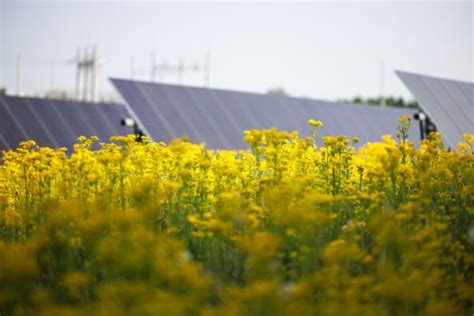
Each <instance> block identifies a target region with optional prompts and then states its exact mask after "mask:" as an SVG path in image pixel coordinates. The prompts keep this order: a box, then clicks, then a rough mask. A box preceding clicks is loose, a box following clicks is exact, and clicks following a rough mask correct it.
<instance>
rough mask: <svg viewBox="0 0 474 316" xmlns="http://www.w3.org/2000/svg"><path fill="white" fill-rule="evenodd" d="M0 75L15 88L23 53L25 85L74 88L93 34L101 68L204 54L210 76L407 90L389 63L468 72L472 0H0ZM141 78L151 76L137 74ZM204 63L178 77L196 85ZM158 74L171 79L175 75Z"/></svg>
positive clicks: (313, 93)
mask: <svg viewBox="0 0 474 316" xmlns="http://www.w3.org/2000/svg"><path fill="white" fill-rule="evenodd" d="M0 3H1V6H0V10H1V11H0V23H1V24H0V31H1V32H0V45H1V50H0V53H1V55H0V60H1V69H0V86H1V85H4V86H6V87H7V91H10V92H14V91H15V77H16V76H15V68H16V67H15V63H16V56H17V54H18V53H20V54H21V56H22V68H21V78H22V79H21V85H22V89H23V90H24V92H25V93H26V94H34V93H37V92H44V91H46V90H47V89H49V88H50V86H51V66H50V65H51V61H52V60H53V59H54V60H55V61H56V62H55V63H56V65H57V66H56V72H55V81H54V86H55V87H56V88H62V89H68V90H71V91H72V90H73V87H74V82H75V69H74V65H73V64H71V63H68V62H67V61H68V60H71V59H72V58H73V57H74V55H75V52H76V49H77V47H79V46H85V45H90V44H92V43H96V44H97V47H98V51H99V54H100V55H101V56H102V57H104V59H105V66H104V76H103V77H104V83H103V87H104V89H105V90H108V91H112V90H113V88H112V87H111V86H110V85H109V84H108V83H106V81H105V80H106V77H110V76H112V77H123V78H128V77H129V76H130V59H131V56H136V61H137V65H138V67H139V68H143V70H148V68H149V65H150V54H151V51H152V50H153V49H154V50H156V53H157V58H158V61H160V62H161V61H167V62H169V63H176V62H178V60H180V59H183V60H184V61H185V62H188V63H190V62H194V61H195V60H200V61H202V60H203V59H204V56H205V54H206V52H207V51H209V52H210V56H211V76H210V77H211V78H210V85H211V87H219V88H227V89H232V90H244V91H254V92H266V91H267V89H268V88H271V87H283V88H285V89H286V90H287V91H288V92H289V93H290V94H291V95H295V96H308V97H314V98H324V99H339V98H349V97H353V96H355V95H362V96H376V95H379V93H380V91H381V77H382V76H381V73H382V71H381V69H382V67H381V65H382V61H383V64H384V69H385V71H384V92H385V94H386V95H396V96H398V95H402V96H404V97H407V98H410V99H412V97H411V95H410V94H409V92H408V91H407V90H406V88H405V87H404V86H403V85H402V84H401V82H400V81H399V80H398V78H397V77H396V76H395V74H394V73H393V71H394V70H395V69H401V70H406V71H414V72H418V73H422V74H430V75H436V76H442V77H449V78H453V79H460V80H468V81H473V72H474V69H473V61H472V59H473V53H474V48H473V42H474V38H473V15H474V8H473V4H472V2H471V1H464V2H453V1H443V2H440V1H437V2H428V1H422V2H411V1H405V2H392V3H387V2H377V1H376V2H354V1H350V2H349V1H347V2H341V1H339V2H337V3H323V2H316V3H293V2H283V3H282V2H278V3H272V2H264V3H253V2H252V3H250V2H231V3H215V2H208V3H199V2H181V3H174V4H172V3H166V2H165V3H163V2H160V3H158V2H150V1H148V2H138V3H137V2H132V1H130V2H110V1H103V2H99V1H86V2H85V1H82V2H74V1H62V2H59V1H49V2H47V1H36V0H35V1H13V0H0ZM140 78H141V79H148V78H149V75H146V74H142V75H141V77H140ZM202 78H203V75H202V74H199V75H198V74H185V75H184V83H186V84H191V85H201V84H202V83H203V79H202ZM163 80H164V81H165V82H169V83H176V82H177V81H178V78H177V76H176V75H174V74H167V75H164V77H163Z"/></svg>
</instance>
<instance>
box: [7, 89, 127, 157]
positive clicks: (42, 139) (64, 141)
mask: <svg viewBox="0 0 474 316" xmlns="http://www.w3.org/2000/svg"><path fill="white" fill-rule="evenodd" d="M127 115H128V114H127V111H126V109H125V107H124V106H123V105H119V104H105V103H103V104H102V103H101V104H95V103H86V102H74V101H62V100H49V99H38V98H21V97H12V96H1V97H0V126H1V128H0V149H11V148H16V147H17V146H18V144H19V142H21V141H24V140H28V139H34V140H35V141H36V142H37V143H38V144H39V145H40V146H48V147H53V148H59V147H67V148H69V149H71V148H72V145H73V144H74V143H75V142H76V139H77V137H79V136H81V135H83V136H93V135H95V136H98V137H99V138H100V139H101V140H104V141H106V140H108V139H109V138H110V137H111V136H113V135H126V134H129V133H130V132H131V131H130V130H129V129H128V128H125V127H123V126H122V125H121V124H120V122H121V120H122V119H123V118H124V117H126V116H127Z"/></svg>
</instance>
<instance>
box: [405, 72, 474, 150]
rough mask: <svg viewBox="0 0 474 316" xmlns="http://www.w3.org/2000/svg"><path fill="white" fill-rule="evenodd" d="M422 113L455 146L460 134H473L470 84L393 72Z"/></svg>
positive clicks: (473, 92) (473, 95)
mask: <svg viewBox="0 0 474 316" xmlns="http://www.w3.org/2000/svg"><path fill="white" fill-rule="evenodd" d="M396 73H397V75H398V77H399V78H400V79H401V80H402V82H403V83H404V84H405V86H406V87H407V88H408V90H410V92H411V93H412V94H413V96H414V97H415V99H416V100H417V101H418V103H419V104H420V107H421V108H422V109H423V111H424V112H425V113H426V114H427V115H428V116H429V117H430V118H431V120H432V121H433V122H434V124H435V125H436V127H437V129H438V131H440V133H441V135H442V137H443V140H444V142H445V143H446V145H448V146H449V147H455V146H456V145H457V143H458V142H460V141H462V140H463V137H462V135H463V134H464V133H469V134H474V84H473V83H469V82H462V81H455V80H448V79H441V78H435V77H431V76H424V75H418V74H414V73H408V72H402V71H397V72H396Z"/></svg>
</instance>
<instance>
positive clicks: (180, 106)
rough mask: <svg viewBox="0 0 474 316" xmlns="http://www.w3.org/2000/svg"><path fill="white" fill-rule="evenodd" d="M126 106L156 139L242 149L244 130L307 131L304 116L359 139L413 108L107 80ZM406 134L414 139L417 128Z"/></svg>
mask: <svg viewBox="0 0 474 316" xmlns="http://www.w3.org/2000/svg"><path fill="white" fill-rule="evenodd" d="M112 82H113V84H114V85H115V87H116V88H117V90H118V91H119V92H120V94H121V95H122V97H123V98H124V99H125V101H126V103H127V105H128V110H129V112H130V113H132V115H133V116H134V117H135V119H136V120H137V121H138V123H139V125H140V126H141V127H142V128H143V130H144V132H145V133H146V134H147V135H149V136H151V138H152V139H154V140H155V141H164V142H169V141H170V140H172V139H174V138H177V137H184V136H187V137H188V138H189V139H190V141H192V142H195V143H206V145H207V147H208V148H217V149H235V148H246V145H245V143H244V142H243V140H242V136H243V131H244V130H247V129H252V128H258V129H264V128H270V127H277V128H278V129H281V130H287V131H293V130H296V131H298V132H299V133H300V135H302V136H307V135H309V134H310V129H309V126H308V125H307V121H308V119H310V118H316V119H319V120H322V121H323V122H324V126H323V127H322V128H321V129H320V135H321V136H326V135H346V136H348V137H354V136H357V137H359V139H360V143H361V144H364V143H366V142H370V141H378V140H380V137H381V136H382V135H384V134H392V135H394V134H395V131H396V125H397V122H398V120H399V118H400V116H403V115H406V116H412V115H413V113H414V111H413V110H407V109H397V108H388V107H376V106H370V105H352V104H344V103H335V102H327V101H318V100H311V99H305V98H293V97H285V96H274V95H263V94H254V93H243V92H234V91H226V90H217V89H206V88H196V87H185V86H177V85H168V84H157V83H150V82H139V81H131V80H122V79H112ZM410 134H411V137H412V139H413V140H416V139H418V132H417V130H416V127H412V128H411V130H410Z"/></svg>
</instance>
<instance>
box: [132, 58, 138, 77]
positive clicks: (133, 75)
mask: <svg viewBox="0 0 474 316" xmlns="http://www.w3.org/2000/svg"><path fill="white" fill-rule="evenodd" d="M136 72H137V61H136V59H135V56H132V57H131V58H130V79H132V80H133V79H135V75H136Z"/></svg>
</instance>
